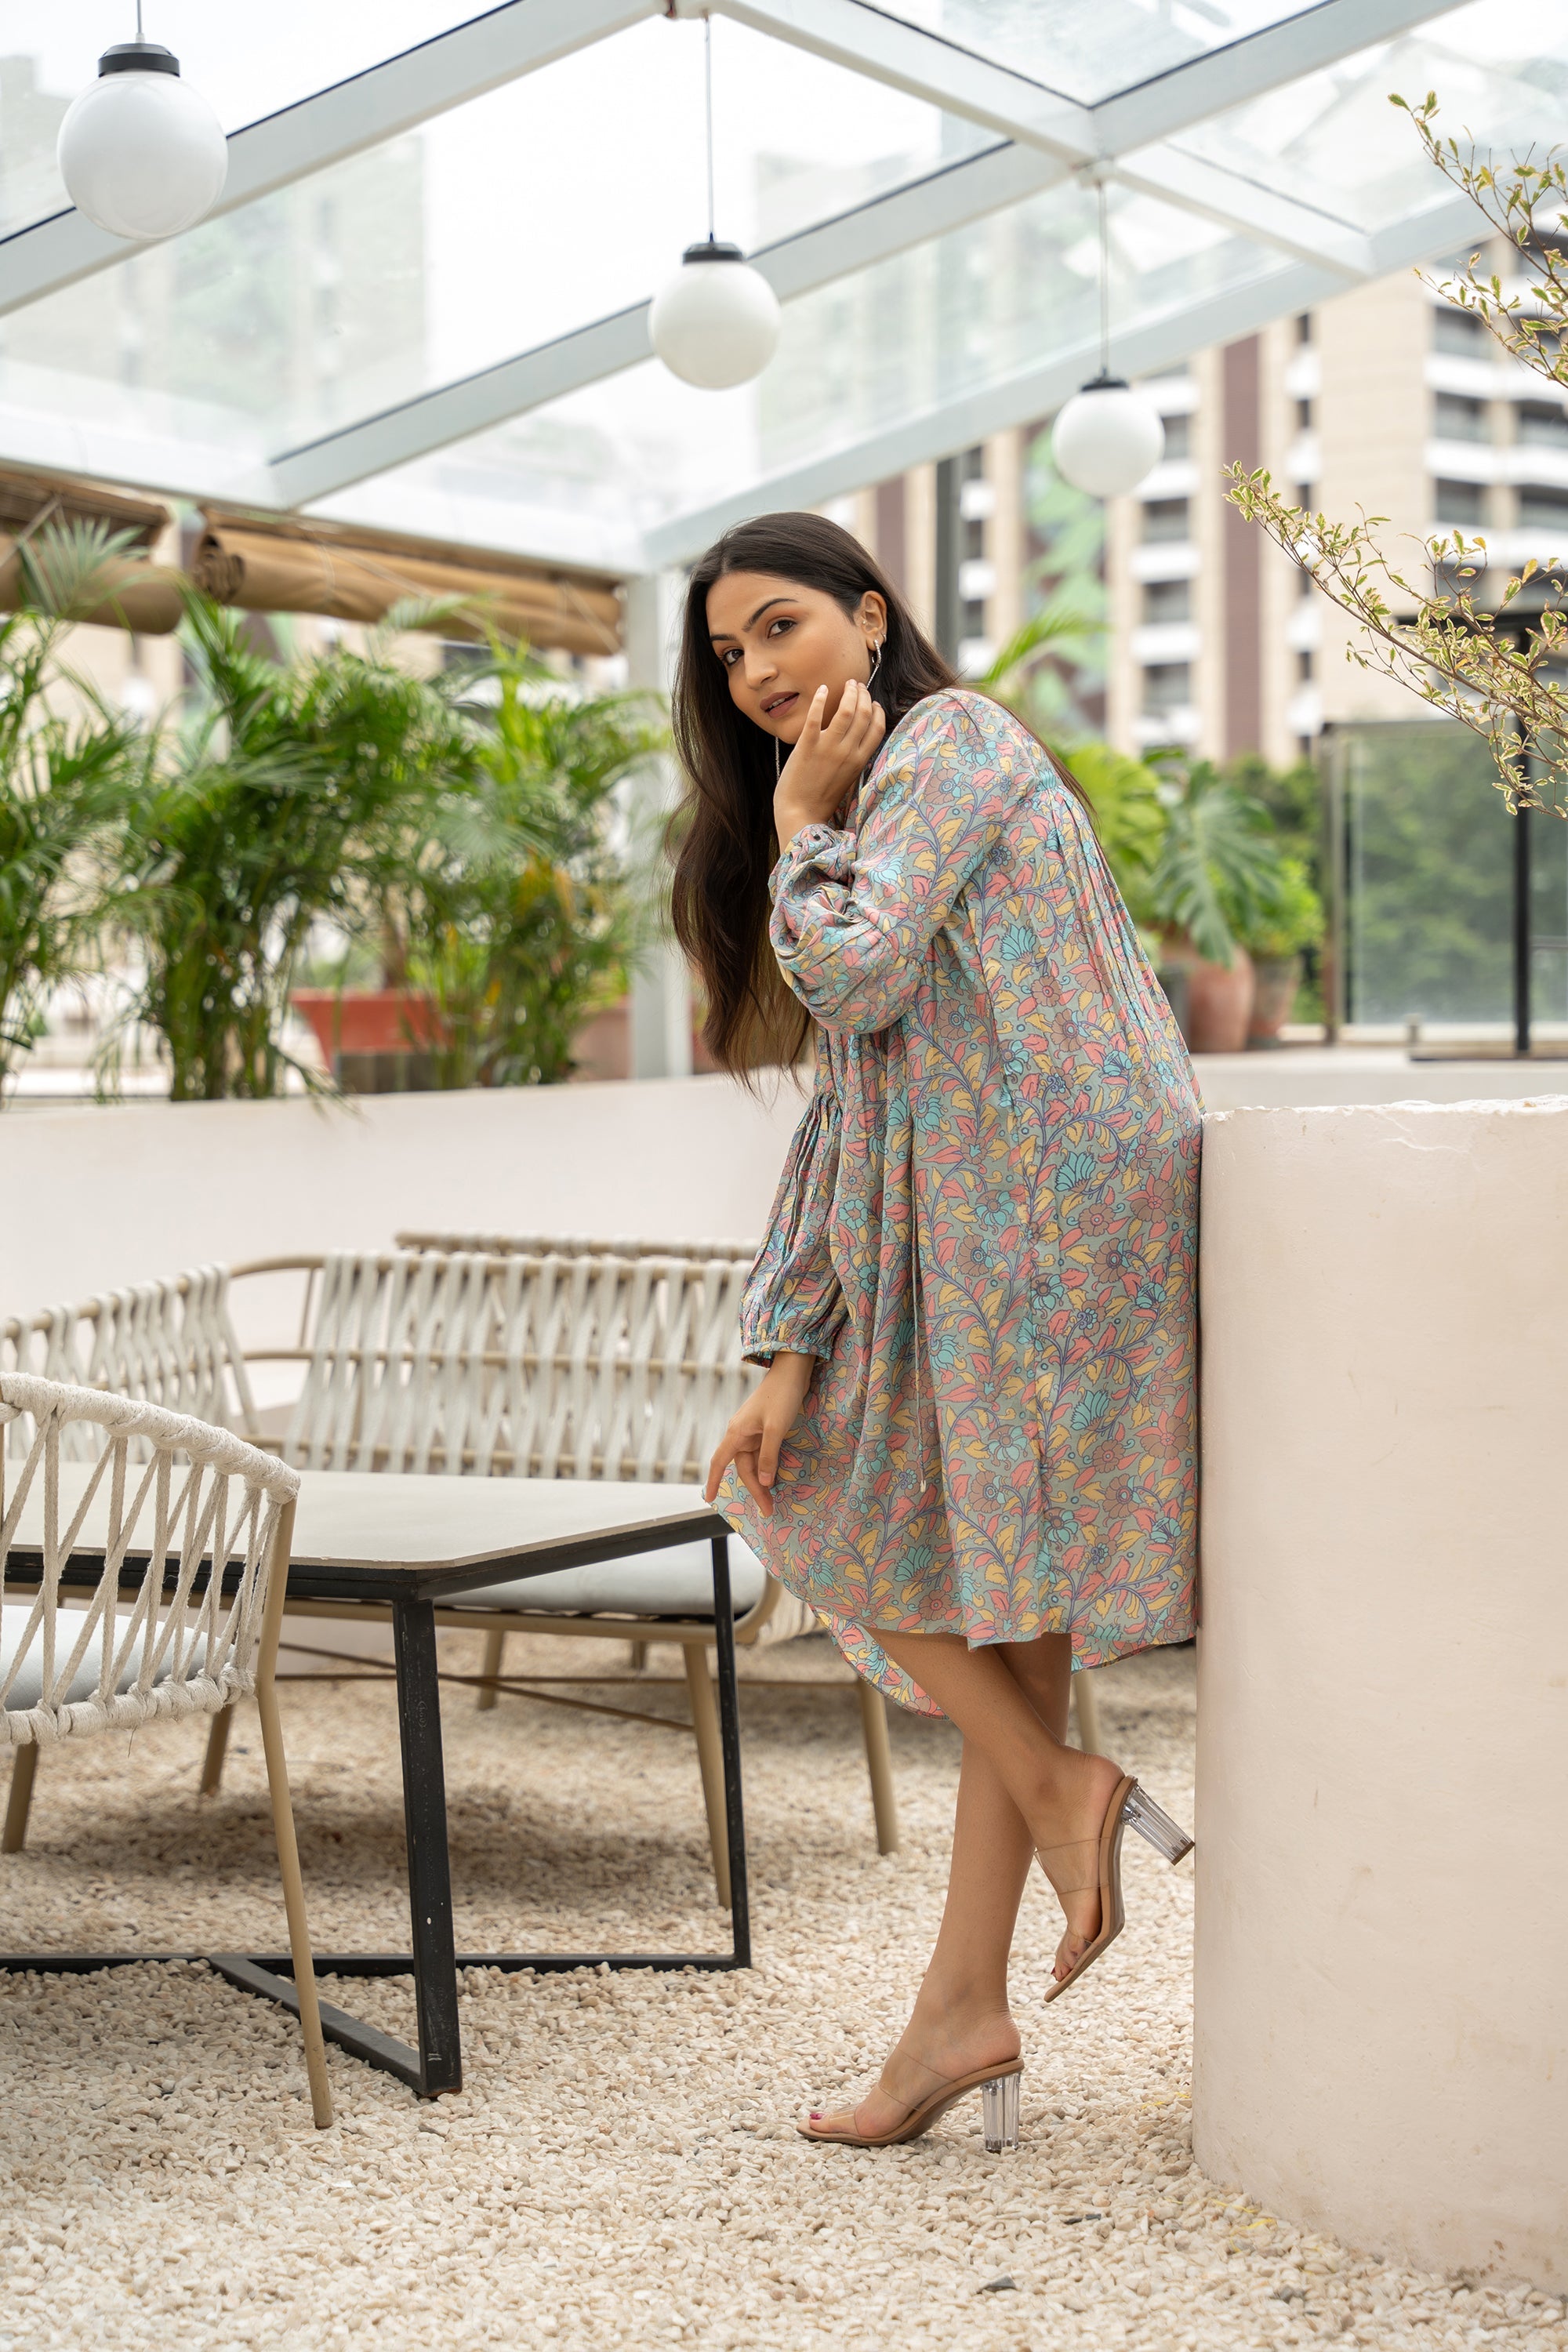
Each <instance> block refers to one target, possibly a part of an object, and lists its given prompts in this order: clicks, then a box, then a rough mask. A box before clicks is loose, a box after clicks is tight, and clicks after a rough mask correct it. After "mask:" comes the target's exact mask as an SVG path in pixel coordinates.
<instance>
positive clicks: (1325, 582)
mask: <svg viewBox="0 0 1568 2352" xmlns="http://www.w3.org/2000/svg"><path fill="white" fill-rule="evenodd" d="M1391 103H1392V104H1394V106H1396V107H1398V108H1400V109H1401V110H1403V111H1404V112H1405V113H1406V114H1408V115H1409V116H1410V118H1411V121H1412V122H1413V123H1414V124H1415V130H1416V132H1417V135H1418V136H1419V138H1420V139H1421V142H1422V143H1423V145H1424V146H1425V147H1426V152H1427V154H1428V156H1429V157H1430V158H1431V161H1432V162H1433V163H1434V164H1435V165H1436V168H1437V169H1438V170H1439V171H1441V172H1442V173H1445V175H1446V176H1447V178H1448V179H1449V180H1450V181H1452V182H1453V184H1454V185H1455V186H1456V187H1458V188H1460V189H1462V190H1463V191H1464V193H1465V194H1467V195H1468V196H1469V197H1470V198H1471V199H1472V200H1473V202H1474V203H1475V204H1476V205H1478V207H1479V210H1480V212H1481V214H1482V215H1483V216H1484V218H1485V219H1486V222H1487V225H1488V228H1489V231H1490V232H1491V233H1493V234H1495V235H1496V236H1502V237H1506V238H1508V239H1509V241H1510V243H1511V244H1512V245H1513V246H1514V247H1516V248H1517V249H1518V250H1519V252H1520V253H1521V256H1522V257H1523V258H1524V263H1525V268H1524V273H1523V274H1524V275H1525V277H1526V278H1528V279H1529V280H1530V283H1529V285H1528V287H1527V288H1524V289H1519V288H1513V289H1510V287H1508V286H1506V285H1505V284H1504V282H1503V280H1502V279H1501V278H1500V277H1499V276H1497V275H1496V274H1487V273H1484V272H1483V271H1482V269H1481V267H1480V254H1479V249H1478V251H1477V252H1476V253H1474V254H1472V255H1471V257H1470V259H1469V262H1468V267H1467V268H1466V269H1465V270H1464V271H1463V272H1461V273H1460V274H1459V275H1458V276H1457V277H1454V278H1447V279H1444V280H1442V281H1441V282H1437V281H1433V280H1428V281H1427V282H1428V283H1429V284H1435V285H1436V291H1437V292H1439V293H1440V294H1442V295H1443V296H1444V297H1445V299H1447V300H1448V301H1450V302H1451V303H1453V304H1454V306H1455V307H1456V309H1458V310H1465V311H1468V312H1469V313H1470V314H1471V315H1472V316H1474V317H1476V318H1479V320H1481V322H1482V324H1483V325H1484V326H1485V327H1486V328H1487V329H1488V330H1489V332H1490V333H1491V334H1492V335H1493V336H1494V337H1495V338H1496V340H1497V341H1498V342H1499V343H1500V345H1501V346H1502V348H1503V350H1504V351H1505V352H1508V353H1509V355H1510V357H1511V358H1513V359H1514V360H1516V361H1518V362H1521V364H1522V365H1523V366H1525V367H1527V368H1530V369H1531V371H1532V372H1533V373H1536V374H1538V375H1541V376H1542V377H1543V378H1545V380H1546V381H1547V382H1548V383H1552V384H1553V385H1554V386H1556V387H1559V388H1560V389H1568V349H1565V345H1564V329H1565V327H1568V256H1565V254H1564V252H1563V249H1562V247H1559V246H1558V245H1557V244H1555V243H1553V242H1552V235H1553V233H1554V232H1556V231H1558V230H1561V229H1562V228H1563V221H1564V216H1565V215H1568V163H1564V162H1563V159H1562V158H1561V157H1560V156H1558V155H1557V154H1556V153H1555V152H1552V153H1548V154H1547V155H1546V156H1545V157H1544V158H1543V159H1542V161H1540V162H1536V161H1535V160H1534V155H1533V151H1531V152H1529V153H1527V154H1525V155H1524V156H1522V157H1521V156H1515V157H1513V158H1512V159H1511V161H1510V166H1509V167H1508V169H1507V170H1505V171H1500V170H1499V168H1498V167H1497V166H1496V165H1495V164H1493V163H1490V162H1489V161H1485V160H1482V159H1481V158H1480V157H1479V153H1478V151H1477V149H1476V147H1475V145H1474V143H1473V142H1471V143H1469V144H1468V146H1462V145H1461V144H1460V142H1458V141H1457V140H1454V139H1450V138H1443V137H1440V136H1439V134H1438V133H1437V131H1436V129H1435V127H1434V125H1435V121H1436V113H1437V100H1436V96H1435V95H1434V94H1433V93H1432V92H1430V91H1429V92H1428V93H1427V96H1426V99H1425V100H1423V101H1422V103H1421V104H1420V105H1418V106H1412V105H1411V104H1410V103H1409V101H1408V100H1405V99H1403V98H1399V97H1397V96H1395V97H1394V98H1393V99H1392V100H1391ZM1227 470H1228V474H1229V478H1230V481H1231V485H1232V487H1231V489H1230V491H1229V493H1228V495H1229V498H1230V500H1231V503H1232V504H1233V505H1234V506H1236V507H1237V508H1238V509H1240V511H1241V513H1242V514H1243V515H1245V516H1246V518H1247V520H1248V521H1249V522H1255V523H1257V524H1258V526H1259V527H1260V529H1261V530H1263V531H1264V532H1265V533H1266V534H1267V536H1268V538H1269V539H1271V540H1272V541H1274V543H1275V545H1276V546H1277V547H1279V548H1280V549H1282V550H1283V551H1284V552H1285V553H1286V554H1287V555H1289V557H1291V559H1292V560H1293V561H1294V562H1297V563H1298V564H1300V567H1301V569H1302V570H1303V571H1304V572H1308V573H1310V576H1311V579H1312V581H1313V582H1314V583H1315V584H1316V586H1318V587H1319V588H1321V590H1322V591H1323V593H1324V594H1325V595H1327V596H1328V597H1329V598H1330V600H1331V602H1332V603H1333V604H1337V605H1338V606H1339V607H1340V609H1341V611H1342V612H1344V613H1347V614H1350V616H1351V618H1352V620H1354V621H1356V622H1358V623H1359V624H1360V626H1361V629H1362V632H1363V636H1362V639H1361V640H1360V641H1359V642H1356V641H1352V643H1351V645H1349V646H1347V648H1346V657H1347V659H1348V660H1350V661H1352V662H1354V663H1356V664H1357V665H1358V666H1359V667H1361V668H1363V669H1366V670H1376V671H1381V672H1382V673H1383V674H1384V676H1386V677H1392V678H1393V679H1394V680H1395V681H1396V683H1398V684H1399V685H1401V686H1405V687H1407V688H1409V689H1410V691H1411V692H1412V693H1414V694H1416V695H1419V696H1420V698H1421V699H1422V700H1423V701H1424V702H1426V703H1428V704H1430V705H1431V707H1432V708H1433V709H1436V710H1438V711H1441V712H1443V713H1444V714H1445V715H1446V716H1447V717H1448V718H1450V719H1458V721H1459V722H1460V723H1461V725H1463V726H1466V727H1468V728H1470V729H1472V730H1473V731H1474V732H1475V733H1476V734H1478V735H1480V736H1482V737H1484V738H1485V740H1486V741H1487V743H1488V745H1489V749H1490V751H1491V754H1492V758H1493V761H1494V762H1495V763H1496V768H1497V780H1498V784H1499V788H1500V791H1501V792H1502V793H1503V796H1504V798H1505V799H1506V801H1507V803H1508V806H1509V808H1510V811H1517V810H1519V809H1522V808H1541V807H1550V808H1552V809H1553V810H1554V811H1555V812H1556V814H1558V815H1560V816H1568V610H1565V609H1564V604H1563V572H1564V571H1565V570H1568V544H1565V546H1564V549H1563V560H1562V561H1561V562H1560V561H1559V559H1558V558H1556V557H1555V556H1554V557H1552V559H1551V560H1550V561H1549V562H1547V563H1545V564H1542V563H1540V562H1537V561H1535V560H1534V559H1533V558H1532V559H1531V561H1530V562H1526V563H1525V564H1523V565H1522V566H1521V569H1520V571H1519V572H1518V573H1517V574H1516V575H1514V576H1512V577H1510V579H1509V580H1508V581H1507V582H1506V583H1505V584H1504V586H1503V588H1502V591H1501V593H1500V595H1499V597H1498V598H1497V600H1496V602H1495V604H1489V603H1482V602H1478V596H1479V595H1481V594H1483V593H1484V591H1483V590H1482V589H1480V588H1479V586H1478V584H1477V583H1481V582H1482V581H1483V579H1484V575H1485V573H1486V572H1487V569H1488V564H1489V557H1488V550H1487V543H1486V541H1485V539H1484V538H1481V537H1467V536H1466V535H1465V533H1464V532H1463V531H1458V530H1456V531H1453V532H1451V533H1449V534H1447V536H1436V537H1433V538H1430V539H1426V540H1421V541H1416V540H1414V539H1412V540H1410V541H1408V542H1407V543H1408V544H1410V545H1412V546H1415V547H1418V548H1419V549H1420V550H1421V552H1422V555H1423V557H1424V558H1425V562H1424V564H1423V565H1422V567H1421V568H1420V572H1419V573H1417V570H1416V568H1415V566H1414V565H1411V564H1408V563H1407V564H1405V565H1404V566H1403V567H1402V566H1401V564H1399V563H1397V562H1394V561H1393V560H1391V558H1390V557H1389V556H1388V555H1387V554H1386V553H1385V552H1384V549H1383V547H1382V545H1381V544H1380V542H1379V540H1378V537H1377V534H1378V532H1379V530H1382V529H1383V528H1384V527H1385V526H1386V524H1387V522H1388V520H1389V518H1388V517H1387V516H1386V515H1368V514H1367V513H1366V512H1365V510H1364V509H1358V512H1359V514H1360V520H1358V521H1356V522H1335V521H1332V520H1330V518H1329V517H1328V516H1327V515H1324V514H1312V513H1310V512H1309V511H1308V510H1306V509H1303V508H1300V507H1295V506H1291V505H1289V503H1288V502H1287V501H1286V500H1285V499H1283V498H1281V497H1280V495H1279V492H1278V491H1277V490H1276V489H1275V488H1274V483H1273V478H1272V476H1271V475H1270V474H1269V472H1268V469H1267V468H1259V469H1258V470H1257V471H1255V472H1249V471H1248V469H1247V467H1245V466H1242V465H1234V466H1232V467H1229V468H1228V469H1227ZM1527 591H1531V592H1532V593H1531V594H1530V595H1529V597H1528V598H1527V601H1526V603H1525V604H1522V605H1521V604H1520V599H1521V596H1524V595H1525V593H1526V592H1527ZM1537 595H1539V596H1540V598H1541V602H1540V604H1539V605H1537V604H1536V602H1535V598H1536V596H1537Z"/></svg>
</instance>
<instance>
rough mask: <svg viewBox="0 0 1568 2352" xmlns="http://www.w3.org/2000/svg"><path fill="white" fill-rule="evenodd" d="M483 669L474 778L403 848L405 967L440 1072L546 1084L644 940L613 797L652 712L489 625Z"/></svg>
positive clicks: (640, 901)
mask: <svg viewBox="0 0 1568 2352" xmlns="http://www.w3.org/2000/svg"><path fill="white" fill-rule="evenodd" d="M479 678H480V679H481V680H482V681H483V683H484V685H485V686H486V687H488V688H489V692H490V693H491V694H492V695H493V698H494V699H493V702H492V703H491V704H490V706H489V709H487V712H486V718H487V722H488V723H487V724H486V725H485V726H484V727H483V728H482V729H481V730H480V733H479V743H478V761H479V777H478V780H477V782H476V786H475V790H474V793H473V797H472V800H471V801H470V802H469V803H467V804H466V805H465V807H464V808H463V809H462V811H461V812H455V811H448V812H447V815H446V818H445V820H444V822H443V823H442V824H441V825H440V826H439V827H435V828H432V830H431V832H430V834H429V835H428V837H427V839H426V844H425V845H424V849H423V851H422V854H421V855H420V856H419V857H418V859H417V860H416V861H415V862H414V865H413V868H412V870H413V871H414V873H416V876H417V889H416V891H415V892H414V893H412V894H411V897H410V900H409V924H410V949H409V956H408V973H409V977H410V979H411V980H413V981H415V982H416V983H417V984H419V985H421V986H423V987H425V988H426V989H427V990H428V991H429V992H430V995H431V997H432V999H433V1000H434V1003H435V1005H436V1008H437V1013H439V1015H440V1023H441V1027H442V1030H443V1032H444V1043H442V1044H441V1045H438V1046H437V1052H436V1075H437V1084H439V1085H442V1086H451V1087H462V1086H476V1085H477V1086H508V1085H518V1084H524V1085H552V1084H554V1083H556V1082H557V1081H559V1080H561V1079H563V1078H565V1077H566V1076H569V1075H570V1072H571V1068H572V1044H573V1039H574V1035H575V1034H576V1032H577V1030H578V1029H579V1027H580V1026H581V1024H582V1023H583V1020H584V1016H585V1015H586V1014H587V1013H591V1012H592V1011H594V1010H595V1008H596V1006H597V1005H598V1004H600V1003H604V1002H607V1001H609V1000H610V999H611V998H613V997H615V996H618V995H619V994H620V993H621V992H622V991H623V990H624V987H625V984H626V967H627V964H628V963H629V962H631V961H635V960H636V958H637V955H638V953H639V952H640V951H641V950H642V949H643V947H644V946H645V945H646V943H647V936H648V927H649V922H650V914H649V911H648V908H647V900H646V899H645V898H642V897H641V896H640V895H639V894H638V893H637V892H636V891H634V890H633V889H632V888H630V887H628V885H629V882H630V878H631V877H630V876H629V873H628V862H629V861H628V855H627V846H626V841H625V838H624V827H623V826H622V825H621V824H620V823H619V822H618V820H619V812H618V810H617V809H616V806H615V801H614V796H615V793H616V787H617V786H618V785H619V784H620V782H622V780H623V779H624V778H625V777H626V776H627V775H629V774H630V773H631V772H633V771H634V770H635V769H636V768H637V767H639V766H640V765H642V764H643V762H645V761H647V760H648V759H649V758H651V757H652V756H653V755H654V754H655V753H656V752H657V751H658V750H659V748H660V746H661V745H662V742H663V740H664V731H663V726H662V721H661V719H660V716H659V714H658V710H657V709H656V707H655V706H654V705H653V704H652V703H651V702H650V701H649V700H648V698H646V697H643V696H640V695H636V694H603V695H587V696H581V697H579V696H576V695H574V693H573V692H572V691H571V690H570V689H569V688H565V687H563V684H562V682H561V681H560V680H559V679H556V678H553V677H551V675H550V674H549V673H548V672H547V671H545V670H543V669H542V668H541V667H540V666H539V665H538V664H537V663H535V662H532V661H531V660H530V658H529V656H528V654H527V651H526V648H525V647H524V646H521V645H520V644H511V645H509V644H507V643H506V642H504V641H503V640H501V639H500V638H499V637H494V638H492V639H491V642H490V649H489V658H488V660H486V661H484V662H483V663H482V664H481V665H480V667H479ZM459 816H460V819H461V821H460V822H454V819H455V818H458V817H459Z"/></svg>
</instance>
